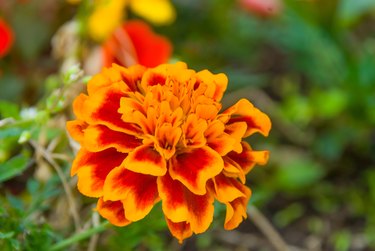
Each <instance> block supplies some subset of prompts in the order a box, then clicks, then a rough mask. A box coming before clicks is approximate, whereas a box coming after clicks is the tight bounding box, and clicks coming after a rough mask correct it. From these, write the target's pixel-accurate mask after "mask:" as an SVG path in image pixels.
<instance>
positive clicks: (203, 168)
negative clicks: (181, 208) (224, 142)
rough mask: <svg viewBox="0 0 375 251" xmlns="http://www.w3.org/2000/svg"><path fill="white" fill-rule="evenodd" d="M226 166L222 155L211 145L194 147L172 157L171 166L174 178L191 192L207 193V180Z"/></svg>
mask: <svg viewBox="0 0 375 251" xmlns="http://www.w3.org/2000/svg"><path fill="white" fill-rule="evenodd" d="M223 168H224V162H223V159H222V158H221V156H220V155H219V154H218V153H217V152H215V151H214V150H212V149H211V148H210V147H207V146H204V147H202V148H197V149H193V150H192V151H190V152H185V153H181V154H179V155H177V156H175V157H174V158H172V159H171V165H170V167H169V172H170V175H171V177H172V178H173V179H177V180H179V181H181V183H182V184H184V185H185V186H186V187H187V188H188V189H189V190H190V191H191V192H193V193H195V194H199V195H203V194H205V193H206V182H207V180H209V179H210V178H213V177H215V176H216V175H217V174H219V173H220V172H221V171H222V170H223Z"/></svg>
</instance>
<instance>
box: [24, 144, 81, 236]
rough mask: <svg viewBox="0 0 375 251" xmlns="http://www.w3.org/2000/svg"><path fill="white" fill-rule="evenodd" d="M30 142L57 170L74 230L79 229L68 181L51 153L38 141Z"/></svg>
mask: <svg viewBox="0 0 375 251" xmlns="http://www.w3.org/2000/svg"><path fill="white" fill-rule="evenodd" d="M30 144H31V145H32V146H33V147H34V148H35V150H36V151H37V152H38V153H40V154H41V155H42V156H43V158H44V159H45V160H46V161H47V162H48V163H49V164H50V165H51V166H52V167H53V168H54V169H55V171H56V172H57V175H58V176H59V178H60V180H61V183H62V184H63V187H64V191H65V194H66V196H67V199H68V203H69V209H70V213H71V214H72V217H73V221H74V225H75V228H76V230H79V229H81V224H80V217H79V214H78V211H77V206H76V203H75V200H74V198H73V194H72V191H71V189H70V187H69V184H68V182H67V180H66V178H65V176H64V173H63V171H62V170H61V168H60V166H59V165H58V164H57V163H56V161H55V160H54V159H53V158H52V156H51V153H50V152H49V151H48V150H46V149H44V148H43V147H42V146H41V145H39V144H38V143H36V142H35V141H33V140H30Z"/></svg>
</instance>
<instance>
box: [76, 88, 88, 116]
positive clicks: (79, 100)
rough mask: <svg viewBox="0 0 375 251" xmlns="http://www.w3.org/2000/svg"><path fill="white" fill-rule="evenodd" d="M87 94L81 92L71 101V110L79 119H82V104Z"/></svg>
mask: <svg viewBox="0 0 375 251" xmlns="http://www.w3.org/2000/svg"><path fill="white" fill-rule="evenodd" d="M87 99H88V96H87V95H85V94H83V93H81V94H79V95H78V96H77V97H76V98H75V99H74V101H73V112H74V114H75V115H76V117H77V118H78V119H79V120H84V117H85V116H84V112H83V106H84V104H85V102H86V100H87Z"/></svg>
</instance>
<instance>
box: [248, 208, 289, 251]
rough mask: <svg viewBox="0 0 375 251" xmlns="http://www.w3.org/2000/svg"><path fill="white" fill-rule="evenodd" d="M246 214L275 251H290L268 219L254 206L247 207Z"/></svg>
mask: <svg viewBox="0 0 375 251" xmlns="http://www.w3.org/2000/svg"><path fill="white" fill-rule="evenodd" d="M247 214H248V215H249V217H250V218H251V220H252V221H253V222H254V224H255V225H256V226H257V227H258V228H259V229H260V231H262V233H263V234H264V235H265V236H266V237H267V239H268V240H269V241H270V242H271V244H272V245H273V246H274V247H275V249H276V250H277V251H290V250H291V248H290V247H289V246H288V244H286V242H285V241H284V240H283V238H282V237H281V236H280V234H279V233H278V232H277V230H276V229H275V228H274V227H273V226H272V224H271V223H270V222H269V221H268V219H267V218H266V217H265V216H264V215H263V214H262V213H261V212H260V211H259V210H258V209H257V208H256V207H254V206H249V207H248V209H247Z"/></svg>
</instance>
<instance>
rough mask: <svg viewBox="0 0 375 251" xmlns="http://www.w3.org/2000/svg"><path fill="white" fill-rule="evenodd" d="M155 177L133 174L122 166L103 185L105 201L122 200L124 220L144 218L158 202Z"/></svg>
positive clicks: (110, 174)
mask: <svg viewBox="0 0 375 251" xmlns="http://www.w3.org/2000/svg"><path fill="white" fill-rule="evenodd" d="M158 198H159V197H158V191H157V185H156V177H154V176H151V175H143V174H139V173H134V172H132V171H129V170H127V169H125V168H124V167H122V166H119V167H116V168H115V169H113V170H112V171H111V172H110V173H109V174H108V177H107V179H106V181H105V184H104V199H105V200H122V202H123V204H124V208H125V209H126V212H125V215H126V218H127V219H129V220H131V221H138V220H140V219H142V218H144V217H145V216H146V215H147V214H148V213H149V212H150V211H151V209H152V207H153V206H154V204H155V202H156V201H157V200H158Z"/></svg>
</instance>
